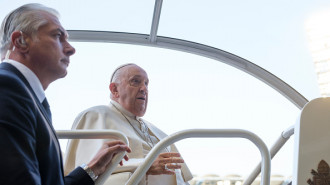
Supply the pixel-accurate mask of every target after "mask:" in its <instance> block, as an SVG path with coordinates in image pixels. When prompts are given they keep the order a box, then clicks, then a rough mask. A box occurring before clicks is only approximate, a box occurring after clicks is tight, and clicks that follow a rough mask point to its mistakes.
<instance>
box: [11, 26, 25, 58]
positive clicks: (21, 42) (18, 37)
mask: <svg viewBox="0 0 330 185" xmlns="http://www.w3.org/2000/svg"><path fill="white" fill-rule="evenodd" d="M25 39H26V38H25V36H24V33H23V32H22V31H14V32H13V33H12V34H11V42H12V44H13V45H14V47H15V49H17V50H19V51H21V52H24V53H26V52H27V50H28V44H27V42H26V40H25Z"/></svg>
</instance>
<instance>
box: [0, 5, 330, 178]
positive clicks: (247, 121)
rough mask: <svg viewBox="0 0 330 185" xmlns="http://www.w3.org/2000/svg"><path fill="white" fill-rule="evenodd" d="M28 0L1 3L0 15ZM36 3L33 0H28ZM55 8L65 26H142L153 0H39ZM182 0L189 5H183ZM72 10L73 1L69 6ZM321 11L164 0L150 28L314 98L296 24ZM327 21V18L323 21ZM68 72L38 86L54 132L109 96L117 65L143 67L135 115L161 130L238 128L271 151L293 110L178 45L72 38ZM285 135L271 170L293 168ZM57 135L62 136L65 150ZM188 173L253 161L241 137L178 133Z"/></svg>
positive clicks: (241, 171) (257, 84)
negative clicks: (233, 58) (141, 112)
mask: <svg viewBox="0 0 330 185" xmlns="http://www.w3.org/2000/svg"><path fill="white" fill-rule="evenodd" d="M27 2H32V1H18V0H10V1H9V0H0V18H1V19H3V17H4V16H5V15H6V14H7V13H8V12H9V11H10V10H12V9H13V8H16V7H17V6H19V5H21V4H24V3H27ZM35 2H38V1H35ZM39 2H42V3H43V4H45V5H48V6H51V7H53V8H55V9H57V10H59V12H60V14H61V22H62V24H63V26H64V27H65V28H66V29H68V30H75V29H82V30H90V29H92V30H108V31H124V32H133V33H145V34H148V33H149V31H150V23H151V16H152V14H153V13H152V11H153V5H154V1H151V0H146V1H139V2H138V3H137V2H135V1H132V0H127V1H84V3H82V2H81V1H73V0H71V1H63V2H62V3H60V2H61V1H53V0H48V1H39ZM188 2H189V3H188ZM73 7H74V8H73ZM327 10H330V2H329V1H325V0H313V1H309V0H300V1H298V0H292V1H286V0H278V1H262V0H251V1H239V0H232V1H224V0H206V1H205V0H204V1H198V0H191V1H183V0H164V1H163V9H162V14H161V19H160V25H159V29H158V34H159V35H161V36H167V37H173V38H180V39H184V40H189V41H193V42H198V43H201V44H206V45H209V46H212V47H216V48H218V49H222V50H225V51H227V52H230V53H233V54H235V55H238V56H240V57H242V58H245V59H247V60H249V61H251V62H253V63H255V64H257V65H259V66H260V67H262V68H264V69H266V70H268V71H269V72H271V73H273V74H274V75H276V76H278V77H279V78H281V79H282V80H284V81H285V82H286V83H288V84H289V85H291V86H292V87H293V88H295V89H296V90H297V91H298V92H300V93H301V94H302V95H303V96H305V97H306V98H307V99H308V100H311V99H314V98H317V97H319V96H320V94H319V90H318V87H317V77H316V74H315V72H314V68H313V62H312V57H311V53H310V51H309V46H308V38H307V33H306V29H305V22H306V20H308V19H309V18H310V17H311V16H313V15H314V14H317V13H318V12H320V11H327ZM325 24H326V23H325ZM72 45H73V46H74V47H75V48H76V54H75V55H74V56H72V57H71V63H70V66H69V69H68V75H67V76H66V77H65V79H60V80H58V81H55V82H54V83H53V84H51V86H50V87H49V88H48V89H47V90H46V95H47V98H48V101H49V103H50V105H51V110H52V114H53V124H54V127H55V129H58V130H63V129H70V128H71V125H72V122H73V120H74V118H75V117H76V115H77V114H78V113H79V112H81V111H83V110H84V109H87V108H89V107H91V106H95V105H100V104H108V103H109V100H110V99H109V90H108V85H109V79H110V75H111V73H112V72H113V70H114V69H115V68H116V67H117V66H119V65H121V64H123V63H128V62H132V63H136V64H138V65H140V66H141V67H143V68H144V69H145V70H146V72H147V73H148V76H149V79H150V85H149V104H148V109H147V113H146V115H145V116H144V118H145V119H146V120H148V121H150V122H152V123H154V124H155V125H157V126H158V127H159V128H161V129H162V130H163V131H165V132H166V133H168V134H172V133H175V132H177V131H180V130H184V129H193V128H217V129H220V128H239V129H245V130H249V131H251V132H253V133H256V134H257V135H258V136H259V137H260V138H261V139H262V140H263V141H264V142H265V143H266V144H267V146H268V147H269V148H270V147H271V146H272V144H273V143H274V142H275V141H276V139H277V138H278V137H279V136H280V134H281V132H282V131H283V130H285V129H286V128H288V127H290V126H291V125H293V124H295V121H296V119H297V117H298V116H299V112H300V110H299V109H298V108H297V107H296V106H295V105H293V104H292V103H291V102H289V101H288V100H287V99H286V98H285V97H283V96H282V95H280V94H279V93H278V92H277V91H275V90H274V89H272V88H271V87H269V86H268V85H266V84H264V83H263V82H261V81H260V80H258V79H256V78H254V77H252V76H251V75H249V74H246V73H244V72H242V71H240V70H238V69H236V68H233V67H231V66H228V65H226V64H224V63H221V62H219V61H215V60H212V59H208V58H205V57H202V56H197V55H193V54H189V53H184V52H180V51H174V50H169V49H161V48H153V47H147V46H134V45H125V44H116V43H82V42H72ZM293 143H294V141H293V138H291V139H290V140H289V141H288V143H287V144H286V145H285V146H284V147H283V149H282V150H281V151H280V152H279V153H278V155H277V156H275V158H274V159H273V161H272V173H273V174H280V175H283V176H285V177H288V176H290V175H291V174H292V168H293V161H292V158H293V156H294V151H293ZM65 145H66V141H65V140H62V141H61V146H62V150H63V151H65ZM176 145H177V146H178V148H179V150H180V152H181V154H182V156H183V157H184V159H185V161H186V162H187V164H188V166H189V167H190V169H191V171H192V172H193V173H194V174H198V175H203V174H217V175H220V176H225V175H228V174H238V175H241V176H243V177H245V176H248V175H249V174H250V173H251V172H252V170H253V169H254V167H255V166H256V165H257V164H258V162H259V161H260V159H261V158H260V153H259V152H258V149H257V148H256V147H255V146H254V145H253V144H252V143H251V142H249V141H247V140H244V139H186V140H183V141H179V142H178V143H177V144H176Z"/></svg>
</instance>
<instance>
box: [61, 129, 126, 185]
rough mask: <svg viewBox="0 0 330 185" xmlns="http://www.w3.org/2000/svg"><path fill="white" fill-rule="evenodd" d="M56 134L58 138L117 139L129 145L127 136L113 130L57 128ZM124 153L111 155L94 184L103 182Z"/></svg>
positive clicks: (98, 184) (97, 184)
mask: <svg viewBox="0 0 330 185" xmlns="http://www.w3.org/2000/svg"><path fill="white" fill-rule="evenodd" d="M56 134H57V137H58V138H59V139H119V140H121V141H123V142H124V143H125V144H127V145H129V143H128V139H127V137H126V136H125V135H124V134H123V133H121V132H119V131H115V130H57V131H56ZM125 154H126V152H120V153H118V154H117V155H115V156H114V157H113V159H112V161H111V163H110V165H109V167H108V168H107V169H106V171H105V172H104V173H103V174H102V175H100V176H99V177H98V178H97V180H96V182H95V185H102V184H104V182H105V181H106V180H107V178H108V177H109V176H110V175H111V174H112V172H113V171H114V170H115V168H116V167H117V166H118V164H119V162H120V161H121V160H122V159H123V157H124V155H125Z"/></svg>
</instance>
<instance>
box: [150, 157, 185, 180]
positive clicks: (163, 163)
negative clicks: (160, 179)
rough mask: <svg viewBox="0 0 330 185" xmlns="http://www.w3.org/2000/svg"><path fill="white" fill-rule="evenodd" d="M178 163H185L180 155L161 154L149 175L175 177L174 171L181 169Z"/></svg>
mask: <svg viewBox="0 0 330 185" xmlns="http://www.w3.org/2000/svg"><path fill="white" fill-rule="evenodd" d="M178 163H184V161H183V159H182V158H181V155H180V154H179V153H176V152H167V153H161V154H159V156H158V157H157V159H156V160H155V161H154V162H153V163H152V165H151V166H150V168H149V170H148V171H147V175H162V174H166V175H174V174H175V172H174V170H175V169H180V168H181V165H180V164H178Z"/></svg>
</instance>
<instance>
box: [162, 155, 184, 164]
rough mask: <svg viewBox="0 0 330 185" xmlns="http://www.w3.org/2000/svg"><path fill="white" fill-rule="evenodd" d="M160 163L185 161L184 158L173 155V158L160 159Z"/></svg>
mask: <svg viewBox="0 0 330 185" xmlns="http://www.w3.org/2000/svg"><path fill="white" fill-rule="evenodd" d="M159 163H160V164H168V163H184V160H183V159H182V158H178V157H171V158H163V159H159Z"/></svg>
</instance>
